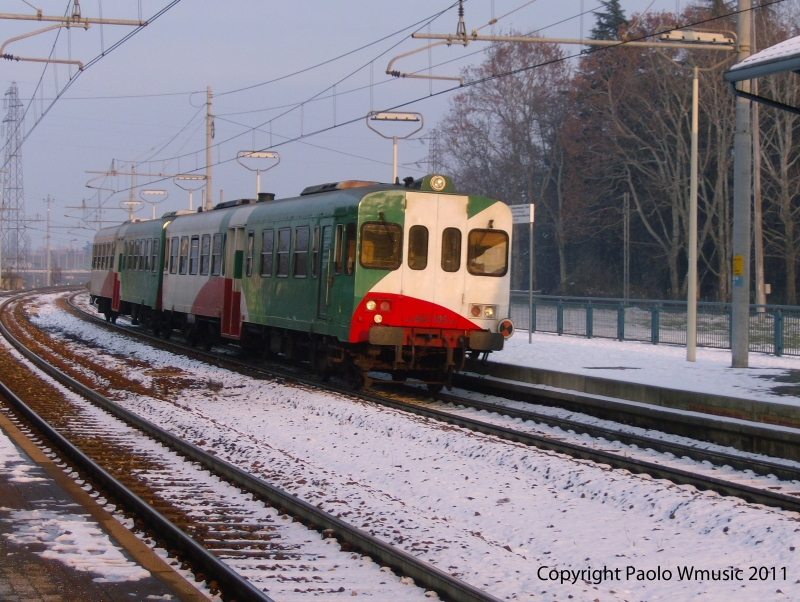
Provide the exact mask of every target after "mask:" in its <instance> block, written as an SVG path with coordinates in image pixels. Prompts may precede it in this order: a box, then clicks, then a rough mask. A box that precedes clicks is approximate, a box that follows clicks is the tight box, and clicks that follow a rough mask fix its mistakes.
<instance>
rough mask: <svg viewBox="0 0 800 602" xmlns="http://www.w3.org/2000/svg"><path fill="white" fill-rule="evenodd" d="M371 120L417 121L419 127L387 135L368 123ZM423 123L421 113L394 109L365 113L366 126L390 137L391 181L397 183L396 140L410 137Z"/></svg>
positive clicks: (380, 134) (381, 135) (387, 137)
mask: <svg viewBox="0 0 800 602" xmlns="http://www.w3.org/2000/svg"><path fill="white" fill-rule="evenodd" d="M371 121H394V122H411V123H419V127H418V128H417V129H415V130H413V131H412V132H410V133H408V134H406V135H405V136H387V135H386V134H383V133H382V132H380V131H378V130H376V129H375V128H374V127H372V125H371V124H370V122H371ZM424 125H425V121H424V120H423V119H422V114H421V113H399V112H396V111H370V112H369V113H367V127H368V128H369V129H371V130H372V131H373V132H375V133H376V134H378V135H379V136H380V137H382V138H386V139H387V140H388V139H390V138H391V140H392V182H393V183H395V184H397V183H398V180H397V141H398V140H405V139H406V138H410V137H411V136H413V135H414V134H416V133H417V132H418V131H420V130H421V129H422V128H423V126H424Z"/></svg>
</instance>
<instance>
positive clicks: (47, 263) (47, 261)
mask: <svg viewBox="0 0 800 602" xmlns="http://www.w3.org/2000/svg"><path fill="white" fill-rule="evenodd" d="M46 202H47V236H45V237H44V238H45V240H46V241H47V244H46V245H45V253H47V256H46V257H45V266H46V267H45V269H46V270H47V281H46V282H47V286H50V285H52V284H53V278H52V276H51V275H50V195H49V194H48V195H47V201H46Z"/></svg>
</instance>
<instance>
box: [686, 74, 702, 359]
mask: <svg viewBox="0 0 800 602" xmlns="http://www.w3.org/2000/svg"><path fill="white" fill-rule="evenodd" d="M698 87H699V82H698V68H697V67H695V68H694V77H693V78H692V167H691V174H692V175H691V183H690V184H689V275H688V280H689V282H688V287H687V289H688V290H687V294H686V361H688V362H693V361H695V360H696V358H697V129H698V128H697V113H698V99H697V97H698Z"/></svg>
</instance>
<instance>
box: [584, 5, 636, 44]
mask: <svg viewBox="0 0 800 602" xmlns="http://www.w3.org/2000/svg"><path fill="white" fill-rule="evenodd" d="M600 3H601V4H602V5H603V8H604V9H605V10H600V11H594V15H595V17H597V24H596V25H595V26H594V28H593V29H592V35H591V36H589V37H590V38H591V39H593V40H618V39H619V28H620V26H622V25H627V24H628V21H627V19H626V18H625V12H624V11H623V10H622V7H621V6H620V5H619V0H600Z"/></svg>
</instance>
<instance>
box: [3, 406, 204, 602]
mask: <svg viewBox="0 0 800 602" xmlns="http://www.w3.org/2000/svg"><path fill="white" fill-rule="evenodd" d="M73 600H80V601H86V602H94V601H104V602H105V601H116V600H168V601H177V600H181V601H187V602H200V601H207V600H208V597H206V596H205V595H204V594H202V593H201V592H200V591H199V590H197V589H196V588H195V587H194V586H193V585H192V584H190V583H189V582H188V581H186V580H185V579H184V578H183V577H182V576H181V575H179V574H178V573H177V572H176V571H175V570H173V568H172V567H170V566H169V565H168V564H167V563H166V562H165V561H164V560H163V559H162V558H160V557H159V556H158V555H157V554H156V553H155V552H153V550H151V549H150V548H149V547H148V546H147V545H145V544H144V543H143V542H142V541H140V540H139V539H138V538H137V537H136V536H135V535H134V534H133V533H131V532H130V531H129V530H128V529H126V528H125V527H124V526H123V525H122V524H121V523H120V522H119V521H117V520H116V519H115V518H114V517H113V516H111V514H109V512H107V511H106V510H104V509H103V508H102V507H101V506H100V505H99V504H98V503H97V502H95V500H94V499H93V498H92V497H91V496H90V495H89V494H88V493H87V492H86V491H84V490H83V489H82V488H81V487H80V486H79V485H78V484H77V483H76V482H75V481H74V480H73V479H72V478H71V477H69V476H68V475H67V474H66V473H64V472H63V471H62V470H61V469H60V468H59V467H58V466H56V465H55V463H54V462H52V461H51V460H50V459H49V458H48V457H47V456H46V455H45V454H44V453H43V452H42V451H41V450H39V449H38V448H37V447H36V446H35V445H34V444H33V443H32V442H31V441H30V440H29V439H28V438H27V437H26V436H25V434H24V433H22V432H21V431H20V430H19V429H18V428H17V427H16V426H15V425H14V424H13V423H12V422H11V421H10V420H9V419H8V418H7V416H5V415H4V414H2V413H0V601H2V602H6V601H8V602H12V601H13V602H62V601H64V602H67V601H73Z"/></svg>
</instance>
